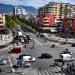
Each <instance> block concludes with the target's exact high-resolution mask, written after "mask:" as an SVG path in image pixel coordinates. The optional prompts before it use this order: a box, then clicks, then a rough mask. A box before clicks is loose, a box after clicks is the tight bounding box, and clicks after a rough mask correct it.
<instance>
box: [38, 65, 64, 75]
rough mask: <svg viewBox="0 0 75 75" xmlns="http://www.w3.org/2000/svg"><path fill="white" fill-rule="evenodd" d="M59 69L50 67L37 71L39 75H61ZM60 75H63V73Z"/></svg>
mask: <svg viewBox="0 0 75 75" xmlns="http://www.w3.org/2000/svg"><path fill="white" fill-rule="evenodd" d="M59 71H61V67H57V66H56V67H51V68H47V69H45V70H39V75H61V72H59ZM62 75H65V74H64V73H63V74H62Z"/></svg>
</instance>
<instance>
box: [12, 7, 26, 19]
mask: <svg viewBox="0 0 75 75" xmlns="http://www.w3.org/2000/svg"><path fill="white" fill-rule="evenodd" d="M13 13H14V15H15V16H19V17H20V18H22V16H23V15H26V14H27V13H26V11H25V9H24V8H23V7H21V6H15V8H14V10H13Z"/></svg>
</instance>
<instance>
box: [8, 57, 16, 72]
mask: <svg viewBox="0 0 75 75" xmlns="http://www.w3.org/2000/svg"><path fill="white" fill-rule="evenodd" d="M8 59H9V62H10V66H11V68H12V72H15V70H14V68H13V67H12V66H13V64H12V61H11V59H10V57H9V56H8Z"/></svg>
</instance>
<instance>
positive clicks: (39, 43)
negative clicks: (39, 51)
mask: <svg viewBox="0 0 75 75" xmlns="http://www.w3.org/2000/svg"><path fill="white" fill-rule="evenodd" d="M34 41H35V42H36V43H37V44H38V45H43V44H42V43H41V42H39V41H38V40H37V39H34Z"/></svg>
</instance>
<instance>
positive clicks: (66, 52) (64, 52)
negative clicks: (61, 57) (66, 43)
mask: <svg viewBox="0 0 75 75" xmlns="http://www.w3.org/2000/svg"><path fill="white" fill-rule="evenodd" d="M60 54H72V52H70V51H69V50H68V49H67V48H66V50H64V51H62V53H60Z"/></svg>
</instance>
